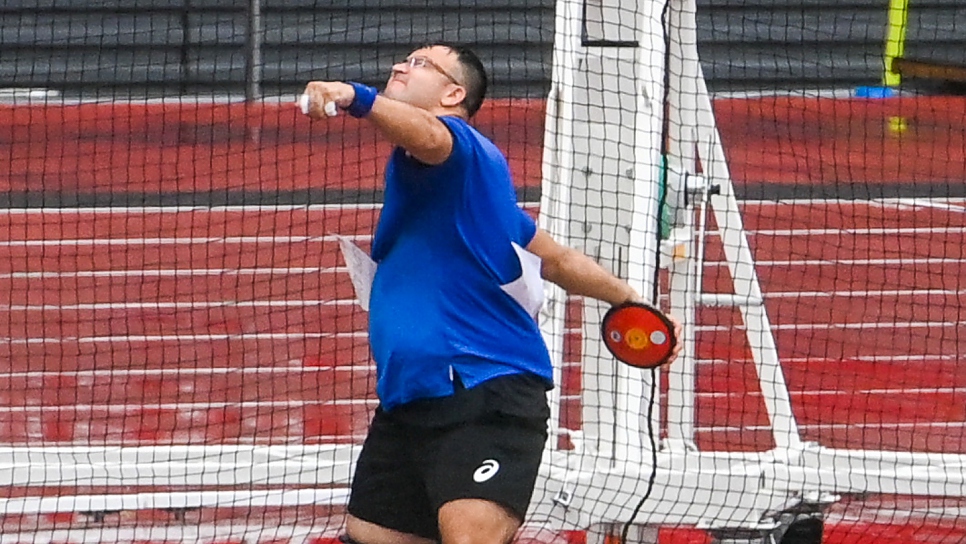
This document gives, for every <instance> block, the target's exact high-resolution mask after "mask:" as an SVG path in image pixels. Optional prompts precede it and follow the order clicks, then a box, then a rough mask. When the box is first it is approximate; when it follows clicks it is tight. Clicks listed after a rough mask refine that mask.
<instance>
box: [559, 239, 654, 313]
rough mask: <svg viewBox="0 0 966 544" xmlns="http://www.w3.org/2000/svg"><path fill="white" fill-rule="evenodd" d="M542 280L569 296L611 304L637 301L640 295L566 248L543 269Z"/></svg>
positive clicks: (589, 260)
mask: <svg viewBox="0 0 966 544" xmlns="http://www.w3.org/2000/svg"><path fill="white" fill-rule="evenodd" d="M543 277H544V279H547V280H549V281H552V282H553V283H556V284H557V285H559V286H560V287H562V288H563V289H564V290H566V291H567V292H568V293H570V294H574V295H582V296H586V297H591V298H595V299H598V300H603V301H605V302H608V303H610V304H612V305H617V304H621V303H623V302H627V301H628V300H634V301H638V302H639V301H640V300H641V297H640V295H639V294H638V293H637V292H636V291H634V289H633V288H632V287H631V286H630V285H628V284H627V282H625V281H623V280H621V279H620V278H617V277H616V276H614V275H613V274H611V273H610V272H608V271H606V270H604V268H603V267H601V266H600V265H599V264H597V263H596V262H595V261H594V260H593V259H591V258H590V257H588V256H586V255H584V254H583V253H581V252H579V251H577V250H574V249H569V250H567V251H566V252H565V253H564V254H563V255H561V259H560V260H559V262H557V263H548V266H545V267H544V270H543Z"/></svg>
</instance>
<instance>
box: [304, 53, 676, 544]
mask: <svg viewBox="0 0 966 544" xmlns="http://www.w3.org/2000/svg"><path fill="white" fill-rule="evenodd" d="M486 87H487V78H486V73H485V71H484V69H483V65H482V63H481V62H480V60H479V59H478V58H477V57H476V55H474V54H473V53H472V52H471V51H469V50H467V49H464V48H461V47H456V46H449V45H432V46H427V47H423V48H420V49H418V50H416V51H414V52H413V53H412V54H411V55H410V56H409V57H407V58H406V59H405V60H403V61H401V62H399V63H397V64H396V65H395V66H393V68H392V75H391V76H390V78H389V81H388V83H387V84H386V89H385V91H384V92H383V93H382V94H378V93H377V92H376V90H375V89H373V88H371V87H367V86H365V85H361V84H358V83H342V82H311V83H309V84H308V85H307V86H306V88H305V95H306V96H308V99H309V103H308V110H307V113H308V115H309V116H311V117H312V118H313V119H322V118H324V117H326V115H327V114H329V115H331V114H332V113H334V112H333V111H331V109H332V106H331V105H330V104H331V103H334V104H335V105H336V106H338V107H339V108H341V109H342V110H345V111H347V112H348V113H350V114H351V115H353V116H356V117H364V118H366V119H368V120H369V121H370V122H371V123H372V124H373V125H374V126H375V127H376V128H377V129H378V130H379V131H380V132H381V133H382V134H383V135H384V136H385V137H386V138H388V139H389V140H390V141H391V142H392V143H394V144H395V145H396V148H395V150H394V151H393V153H392V156H391V157H390V159H389V163H388V165H387V167H386V174H385V178H386V180H385V183H386V187H385V205H384V207H383V210H382V213H381V216H380V219H379V224H378V226H377V228H376V233H375V237H374V240H373V245H372V258H373V259H374V260H375V261H376V262H377V263H378V268H377V271H376V275H375V279H374V281H373V285H372V293H371V298H370V302H369V304H370V307H369V312H370V313H369V340H370V344H371V347H372V352H373V357H374V359H375V361H376V368H377V371H376V372H377V386H376V391H377V393H378V396H379V399H380V406H379V408H378V409H377V410H376V414H375V416H374V418H373V421H372V425H371V427H370V431H369V435H368V437H367V438H366V442H365V445H364V446H363V450H362V453H361V454H360V457H359V461H358V465H357V467H356V473H355V476H354V478H353V483H352V494H351V498H350V500H349V506H348V512H349V515H348V518H347V522H346V533H347V535H346V540H347V541H350V542H355V543H359V544H429V543H430V542H433V541H439V540H441V541H442V542H443V543H444V544H477V543H479V544H505V543H507V542H509V541H510V540H511V539H512V538H513V535H514V534H515V532H516V530H517V529H518V528H519V527H520V525H521V523H522V521H523V516H524V515H525V514H526V511H527V507H528V504H529V502H530V498H531V495H532V492H533V486H534V483H535V480H536V476H537V469H538V467H539V464H540V458H541V453H542V450H543V447H544V443H545V441H546V437H547V430H546V427H547V418H548V416H549V410H548V408H547V404H546V391H547V390H548V389H550V388H551V387H552V383H551V380H552V378H551V376H552V373H551V366H550V359H549V355H548V353H547V348H546V345H545V344H544V343H543V340H542V337H541V335H540V331H539V328H538V326H537V323H536V319H535V309H534V305H533V301H532V300H530V299H531V298H532V295H533V294H534V293H535V292H536V291H540V290H541V289H542V288H541V286H540V285H533V284H532V283H531V285H527V283H528V282H527V281H526V277H527V274H526V272H527V268H528V266H532V262H533V261H535V259H534V258H533V257H532V255H530V254H533V255H536V256H537V257H539V258H540V259H541V261H540V264H539V265H538V267H539V268H538V270H539V275H540V276H542V278H543V279H546V280H549V281H552V282H554V283H556V284H558V285H560V286H561V287H563V288H564V289H566V290H567V291H569V292H570V293H574V294H579V295H584V296H589V297H593V298H597V299H600V300H603V301H606V302H609V303H610V304H614V305H617V304H621V303H623V302H625V301H639V300H640V296H639V295H638V294H637V293H636V292H635V291H634V290H633V289H632V288H631V287H630V286H629V285H628V284H627V283H625V282H624V281H621V280H620V279H618V278H616V277H614V276H613V275H611V274H610V273H608V272H606V271H605V270H604V269H603V268H601V267H600V266H599V265H597V263H595V262H594V261H593V260H592V259H590V258H589V257H587V256H585V255H583V254H582V253H580V252H578V251H575V250H573V249H570V248H566V247H563V246H561V245H559V244H557V243H556V242H555V241H554V240H553V239H552V238H551V237H550V236H549V235H548V234H547V233H546V232H544V231H542V230H540V229H538V228H537V227H536V225H535V223H534V222H533V220H532V219H530V218H529V217H528V216H527V215H526V214H525V213H523V211H521V210H520V208H519V206H518V205H517V203H516V196H515V193H514V189H513V185H512V181H511V179H510V173H509V168H508V166H507V163H506V160H505V158H504V157H503V155H502V154H501V153H500V151H499V150H498V149H497V148H496V147H495V146H494V145H493V143H492V142H490V141H489V140H487V139H486V138H485V137H483V136H482V135H481V134H480V133H479V132H477V131H476V130H475V129H473V128H472V127H470V126H469V124H468V123H467V121H466V120H467V119H469V118H470V117H472V116H473V114H474V113H476V111H477V110H478V109H479V107H480V104H481V103H482V101H483V97H484V95H485V93H486ZM327 109H329V110H330V111H328V112H327V111H326V110H327ZM523 248H525V249H526V251H523ZM527 252H529V253H527ZM528 263H529V264H528ZM538 279H539V278H538ZM679 332H680V331H679ZM678 336H680V334H678ZM679 351H680V346H676V347H675V351H674V356H675V357H676V356H677V353H678V352H679Z"/></svg>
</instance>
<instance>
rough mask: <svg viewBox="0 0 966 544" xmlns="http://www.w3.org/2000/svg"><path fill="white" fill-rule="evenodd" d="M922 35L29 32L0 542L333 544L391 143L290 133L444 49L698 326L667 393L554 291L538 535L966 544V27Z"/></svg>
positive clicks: (362, 11) (647, 279) (293, 6)
mask: <svg viewBox="0 0 966 544" xmlns="http://www.w3.org/2000/svg"><path fill="white" fill-rule="evenodd" d="M904 4H905V3H904V2H901V1H899V0H895V1H893V2H891V5H887V3H885V2H877V3H872V2H864V1H859V0H846V1H838V2H832V1H826V0H809V1H807V2H803V1H793V0H782V1H773V2H760V1H757V0H727V1H715V2H714V3H713V4H712V3H711V2H710V1H705V0H701V1H699V2H697V6H696V15H695V16H694V17H695V18H694V20H693V21H692V20H691V16H690V15H689V13H690V11H691V9H694V6H693V5H691V6H689V5H688V4H687V3H686V2H677V1H671V2H670V3H667V4H665V3H664V2H636V3H632V2H624V1H619V0H596V1H594V0H588V1H586V2H568V1H561V2H558V3H556V4H555V3H554V2H550V1H533V0H475V1H474V2H457V1H451V0H420V1H417V2H410V1H405V2H404V1H396V0H363V1H357V2H351V3H350V2H335V1H333V2H321V1H319V0H261V1H251V2H249V3H240V2H225V1H221V0H190V1H187V0H115V1H110V2H98V1H91V0H5V1H3V2H0V56H2V58H3V61H2V62H0V158H2V160H0V205H2V208H0V225H2V228H0V232H2V234H0V292H2V293H3V300H0V384H2V385H0V483H2V484H3V485H2V491H0V513H2V519H0V543H7V542H19V543H23V542H30V543H37V544H39V543H45V544H46V543H52V542H72V543H77V544H80V543H82V542H112V543H115V542H116V543H124V544H127V543H133V542H139V543H143V542H157V543H162V542H164V543H173V542H178V543H181V542H184V543H188V542H192V543H194V542H204V543H214V542H219V543H227V542H246V543H249V544H252V543H259V544H267V543H269V542H272V543H275V544H282V543H285V544H288V543H291V544H302V543H311V544H330V543H331V542H334V540H333V539H334V537H335V536H336V535H337V534H338V532H339V530H340V529H341V527H342V525H343V522H344V504H345V498H346V495H345V489H346V484H347V482H348V481H349V478H350V475H351V469H352V464H351V461H352V459H353V458H354V456H355V455H356V454H357V452H358V445H359V444H360V443H361V441H362V439H363V438H364V436H365V433H366V430H367V425H368V421H369V418H370V416H371V413H372V410H373V409H374V408H375V406H376V400H375V394H374V386H375V378H374V366H373V363H372V361H371V357H370V353H369V347H368V342H367V334H366V324H367V315H366V313H365V312H364V311H363V310H362V309H360V308H359V306H358V304H357V303H356V300H355V294H354V291H353V288H352V286H351V284H350V282H349V278H348V275H347V273H346V266H345V261H344V259H343V257H342V255H341V253H340V251H339V241H338V237H340V236H341V237H345V238H346V239H348V240H350V241H352V242H353V243H355V244H358V245H359V246H360V247H362V248H363V249H368V247H369V244H370V241H371V236H372V233H373V229H374V225H375V222H376V221H377V219H378V215H379V211H380V208H381V204H382V200H383V192H382V174H383V171H384V167H385V161H386V159H387V157H388V154H389V152H390V149H391V147H390V145H389V144H388V143H387V142H386V140H385V139H383V138H382V137H381V136H379V135H378V134H377V133H376V132H375V130H374V129H373V127H372V126H371V125H370V124H368V123H367V122H366V121H360V120H355V119H352V118H348V117H346V116H339V117H337V118H334V119H331V120H323V121H316V122H311V121H309V120H308V119H307V118H306V117H304V116H302V115H301V114H300V113H299V112H298V110H297V109H296V108H295V106H294V104H293V101H294V98H295V95H296V93H298V92H300V91H301V89H302V88H303V86H304V84H305V82H307V81H309V80H355V81H360V82H364V83H367V84H370V85H375V86H377V87H380V88H381V87H382V86H383V84H384V81H385V79H386V77H387V75H388V73H389V70H390V67H391V65H392V63H393V62H395V61H398V60H400V59H401V58H405V56H406V55H407V54H408V53H409V52H410V51H411V50H412V49H413V48H414V47H418V46H419V45H421V44H424V43H427V42H437V41H448V42H454V43H459V44H465V45H469V46H470V47H472V48H473V49H474V50H475V51H476V52H477V53H478V54H479V55H480V56H481V58H482V59H483V61H484V64H485V66H486V68H487V70H488V72H489V74H490V76H491V80H492V85H491V92H490V95H489V99H488V102H487V103H486V104H485V105H484V108H483V109H482V110H481V111H480V113H479V114H478V115H477V116H476V117H475V118H474V125H475V126H476V127H477V128H478V129H479V130H480V131H481V132H482V133H483V134H484V135H486V136H488V137H489V138H491V139H492V140H493V141H494V142H495V143H496V145H497V146H498V147H499V148H500V150H502V151H503V152H504V153H505V155H506V157H507V160H508V163H509V165H510V169H511V171H512V174H513V176H514V181H515V184H516V188H517V194H518V198H519V200H520V203H521V205H522V206H523V207H524V208H525V209H526V210H527V211H529V212H531V213H532V214H533V215H534V216H539V220H540V224H541V226H542V227H543V228H545V229H547V230H548V231H550V232H551V233H553V234H554V235H555V236H556V237H557V238H558V240H559V241H561V242H564V243H566V244H567V245H570V246H572V247H575V248H578V249H580V250H582V251H584V252H585V253H587V254H588V255H590V256H592V257H593V258H594V259H595V260H597V261H598V262H600V263H601V264H602V265H604V266H605V268H607V269H609V270H611V271H612V272H614V273H615V274H616V275H618V276H620V277H621V278H624V279H626V280H628V281H629V282H630V283H631V284H632V285H633V286H635V287H636V288H637V289H638V290H639V291H640V292H641V293H642V294H644V295H645V297H646V298H649V299H652V300H654V301H655V302H656V303H658V304H660V305H661V306H662V307H664V308H666V309H670V310H671V311H672V313H674V314H675V315H677V316H679V317H680V318H681V319H682V320H683V321H685V324H686V335H685V338H686V341H687V342H688V344H687V346H686V350H685V355H684V356H683V357H682V360H681V361H679V362H678V363H676V365H675V366H674V367H672V370H671V371H670V372H661V373H651V372H649V371H646V372H640V371H636V370H632V369H630V368H627V367H625V366H622V365H619V364H618V363H616V362H615V361H614V360H613V358H612V357H610V355H609V354H608V353H607V352H606V350H605V349H604V347H603V346H602V345H601V343H600V341H599V331H598V329H599V322H600V318H601V317H602V315H603V312H604V311H605V310H606V306H605V305H602V304H601V303H598V302H595V301H592V300H588V299H581V298H579V297H571V296H568V295H566V294H565V293H563V292H561V291H559V290H555V289H553V288H550V287H548V289H547V294H548V300H547V304H546V305H545V308H544V310H543V312H542V314H541V323H542V327H543V330H544V333H545V336H546V338H547V339H548V344H549V347H550V348H551V352H552V354H553V355H554V360H555V363H556V365H557V367H556V370H555V372H556V378H557V379H556V383H557V387H556V389H555V390H554V391H553V392H552V393H551V396H550V399H551V405H552V407H553V417H552V420H551V431H552V434H551V436H552V438H551V440H550V442H549V444H548V448H547V455H546V459H545V462H544V472H543V473H542V475H541V477H540V479H538V483H537V489H536V490H535V494H534V504H533V506H532V508H531V516H530V518H529V519H528V522H527V524H525V525H524V529H523V531H522V532H521V534H520V537H519V538H520V539H521V540H525V539H536V540H539V541H554V542H560V543H563V542H569V544H582V543H584V542H588V543H596V542H613V541H614V538H625V539H628V540H634V541H655V540H658V541H660V542H662V543H664V542H673V543H684V542H689V543H690V542H711V541H747V542H757V541H760V539H761V538H767V537H769V535H770V536H771V537H774V538H775V539H776V541H782V542H786V543H787V544H792V543H793V542H819V541H820V539H821V540H824V541H825V542H831V543H841V544H845V543H861V542H870V541H876V542H886V543H889V542H896V543H899V542H916V541H922V542H925V541H930V542H959V541H961V540H962V539H964V538H966V533H964V532H963V529H962V526H963V524H964V520H963V517H962V513H961V512H962V508H963V507H964V499H963V497H966V487H964V483H963V474H962V473H963V471H962V467H963V465H964V464H966V460H964V459H966V458H964V455H966V435H964V432H963V429H964V425H966V411H964V408H963V407H964V406H966V402H964V391H966V389H964V388H966V371H964V369H963V367H962V365H961V361H960V359H961V357H962V354H961V349H962V348H961V340H960V336H961V329H962V325H963V323H964V317H963V311H962V306H963V305H962V301H963V292H964V289H963V286H962V285H961V284H962V280H961V279H960V278H961V277H962V276H963V274H961V270H960V268H961V265H962V261H963V255H962V253H963V252H962V246H963V244H962V240H963V229H964V228H966V192H964V191H963V187H964V186H966V185H964V184H963V182H964V180H966V166H964V165H966V100H964V97H963V88H964V87H963V85H966V73H964V72H966V57H963V51H966V47H963V46H964V45H966V9H964V8H963V7H962V6H961V5H959V4H958V3H957V2H956V1H953V0H948V1H940V0H934V1H931V2H916V3H911V5H909V6H905V5H904ZM698 53H699V54H700V59H701V60H700V63H699V62H697V57H696V56H695V55H696V54H698ZM896 77H898V78H899V79H898V81H897V80H896V79H895V78H896ZM884 80H885V81H886V82H888V83H889V86H885V85H884V84H883V81H884ZM712 113H713V115H711V114H712ZM719 135H720V140H718V136H719ZM718 143H720V146H718V145H717V144H718ZM762 301H763V303H760V302H762ZM772 343H774V349H773V350H772V349H770V348H771V346H772ZM863 452H864V453H863ZM929 454H934V455H929ZM940 454H941V455H940ZM749 467H751V468H749ZM629 522H633V524H630V523H629ZM816 523H824V529H823V528H822V527H818V528H817V529H816ZM608 535H611V536H610V537H609V536H608ZM819 535H821V536H819ZM608 538H610V539H609V540H608ZM755 539H759V540H755ZM782 539H784V540H782ZM796 539H797V540H796Z"/></svg>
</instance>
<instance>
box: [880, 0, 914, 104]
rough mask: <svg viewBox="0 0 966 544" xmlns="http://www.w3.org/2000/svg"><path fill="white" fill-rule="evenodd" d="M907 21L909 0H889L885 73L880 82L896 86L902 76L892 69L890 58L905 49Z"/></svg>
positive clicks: (888, 85)
mask: <svg viewBox="0 0 966 544" xmlns="http://www.w3.org/2000/svg"><path fill="white" fill-rule="evenodd" d="M908 21H909V0H889V27H888V31H887V33H886V43H885V73H884V74H883V76H882V83H883V84H885V86H886V87H898V86H899V83H901V81H902V77H901V76H900V75H899V74H897V73H895V72H893V71H892V60H893V59H895V58H896V57H901V56H902V55H903V53H904V52H905V49H906V26H907V24H908Z"/></svg>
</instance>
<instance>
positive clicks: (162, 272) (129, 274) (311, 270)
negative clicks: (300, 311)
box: [0, 266, 347, 279]
mask: <svg viewBox="0 0 966 544" xmlns="http://www.w3.org/2000/svg"><path fill="white" fill-rule="evenodd" d="M346 271H347V269H346V267H344V266H334V267H292V268H172V269H143V270H78V271H70V272H7V273H0V279H61V278H167V277H181V276H189V277H190V276H283V275H297V274H339V273H343V272H346Z"/></svg>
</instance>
